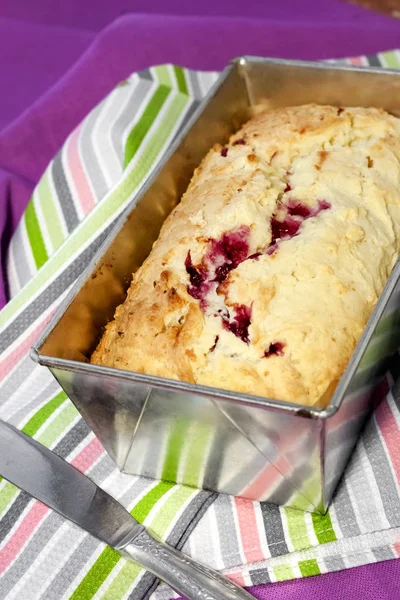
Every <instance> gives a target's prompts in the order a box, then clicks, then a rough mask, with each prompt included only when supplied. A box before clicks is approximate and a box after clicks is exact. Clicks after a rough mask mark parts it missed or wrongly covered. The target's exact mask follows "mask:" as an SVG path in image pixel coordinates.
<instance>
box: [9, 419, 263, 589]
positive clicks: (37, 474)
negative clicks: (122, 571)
mask: <svg viewBox="0 0 400 600" xmlns="http://www.w3.org/2000/svg"><path fill="white" fill-rule="evenodd" d="M0 475H2V476H3V477H4V478H5V479H7V480H8V481H10V482H11V483H13V484H14V485H16V486H17V487H19V488H21V489H22V490H25V491H26V492H28V494H30V495H31V496H34V497H35V498H37V499H38V500H41V501H42V502H43V503H44V504H47V506H49V507H50V508H52V509H53V510H55V511H56V512H58V513H60V514H61V515H62V516H64V517H65V518H66V519H68V520H69V521H72V522H73V523H75V524H76V525H78V526H79V527H81V528H82V529H84V530H85V531H87V532H88V533H90V534H91V535H93V536H94V537H96V538H98V539H99V540H101V541H102V542H105V543H106V544H108V545H109V546H112V547H113V548H115V549H116V550H118V551H119V552H121V554H122V555H123V556H124V557H125V558H126V559H128V560H132V561H134V562H136V563H138V564H140V565H142V566H143V567H145V568H146V569H147V570H148V571H151V572H152V573H153V574H154V575H156V576H157V577H159V578H160V579H162V580H163V581H165V582H166V583H168V584H169V585H170V586H171V587H172V588H173V589H174V590H176V591H177V592H179V593H180V594H181V595H183V596H186V597H187V598H189V600H251V598H252V596H250V594H248V593H247V592H246V591H245V590H243V589H241V588H240V587H238V586H236V585H235V584H233V583H232V582H230V581H229V580H228V579H225V577H223V576H222V575H220V574H219V573H217V572H216V571H213V570H212V569H209V568H208V567H206V566H204V565H201V564H199V563H197V562H195V561H194V560H193V559H191V558H189V557H188V556H185V555H183V554H182V553H181V552H179V551H178V550H175V549H174V548H171V547H170V546H168V544H165V543H164V542H162V541H160V540H159V539H157V538H156V537H155V536H153V535H151V534H150V533H149V532H148V531H146V529H145V528H144V527H143V525H141V524H140V523H138V522H137V521H135V519H134V518H133V517H132V516H131V515H130V514H129V512H128V511H127V510H125V508H124V507H123V506H121V504H119V502H117V500H115V499H114V498H112V497H111V496H110V495H109V494H107V492H105V491H104V490H102V489H101V488H99V487H98V486H97V485H96V484H95V483H94V482H93V481H91V480H90V479H89V478H88V477H86V475H84V474H83V473H81V472H80V471H78V470H77V469H75V467H73V466H72V465H70V464H69V463H67V462H65V461H64V460H63V459H62V458H60V457H59V456H57V455H56V454H54V452H52V451H51V450H49V449H48V448H46V447H45V446H43V445H42V444H39V443H38V442H36V441H35V440H33V439H32V438H30V437H28V436H27V435H25V434H24V433H22V432H21V431H18V430H17V429H15V428H14V427H12V426H11V425H9V424H8V423H4V421H0Z"/></svg>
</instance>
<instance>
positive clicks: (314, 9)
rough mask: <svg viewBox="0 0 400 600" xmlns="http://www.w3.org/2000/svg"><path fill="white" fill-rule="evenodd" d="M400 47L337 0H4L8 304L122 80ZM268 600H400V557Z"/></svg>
mask: <svg viewBox="0 0 400 600" xmlns="http://www.w3.org/2000/svg"><path fill="white" fill-rule="evenodd" d="M399 47H400V22H398V21H394V20H391V19H389V18H387V17H385V16H382V15H375V14H373V13H370V12H367V11H364V10H363V9H361V8H359V7H357V6H353V5H349V4H345V3H344V2H334V1H331V0H318V1H315V0H279V1H278V2H276V0H273V1H270V0H264V1H263V2H260V0H246V1H245V2H239V1H238V0H229V1H228V0H220V2H216V1H215V0H202V2H201V4H200V3H197V2H196V3H195V2H187V1H186V2H184V1H183V0H153V2H152V3H150V2H149V1H148V0H108V1H107V0H97V1H96V2H95V3H94V2H85V1H83V0H70V1H69V2H64V3H58V2H54V0H36V1H35V2H32V1H31V0H3V1H2V2H0V55H1V56H2V60H1V61H0V83H1V92H2V93H1V94H0V236H1V245H0V254H1V261H2V269H3V278H1V277H0V307H1V306H2V305H3V304H4V303H5V302H6V299H7V285H6V282H5V281H4V258H5V253H6V248H7V244H8V242H9V239H10V236H11V233H12V231H13V229H14V228H15V226H16V224H17V222H18V220H19V218H20V216H21V214H22V212H23V210H24V208H25V206H26V203H27V201H28V199H29V197H30V195H31V193H32V190H33V188H34V186H35V185H36V183H37V182H38V180H39V178H40V176H41V174H42V173H43V171H44V169H45V168H46V166H47V164H48V162H49V160H50V159H51V158H52V156H53V155H54V154H55V152H56V151H57V150H58V149H59V148H60V146H61V145H62V144H63V142H64V140H65V138H66V136H67V135H68V133H69V132H70V131H71V130H72V129H73V128H74V127H75V126H76V125H77V124H78V123H79V122H80V121H81V120H82V119H83V117H84V116H85V115H86V114H87V113H88V111H90V110H91V109H92V108H93V107H94V106H95V104H96V103H97V102H99V101H100V100H101V99H102V98H103V97H104V96H105V95H106V94H107V93H108V92H109V91H110V90H111V89H112V88H113V87H114V85H115V84H116V83H118V81H120V80H121V79H123V78H124V77H126V76H127V75H128V74H129V73H131V72H133V71H136V70H140V69H143V68H146V67H148V66H151V65H155V64H160V63H166V62H172V63H176V64H180V65H184V66H187V67H191V68H194V69H212V70H214V69H220V68H222V67H223V66H224V65H225V64H226V63H227V61H228V60H229V59H231V58H233V57H234V56H237V55H240V54H254V55H261V56H276V57H284V58H302V59H311V60H318V59H324V58H339V57H343V56H356V55H359V54H372V53H375V52H378V51H381V50H388V49H392V48H399ZM251 591H252V592H253V593H254V595H255V596H256V597H257V598H260V599H262V600H264V599H265V600H266V599H267V598H268V600H306V599H307V600H319V599H321V600H322V599H323V600H342V599H343V600H344V599H346V600H347V599H348V598H352V600H368V599H371V600H372V599H374V600H376V599H377V598H379V600H395V599H398V598H399V597H400V561H398V560H393V561H389V562H386V563H381V564H376V565H369V566H366V567H359V568H356V569H351V570H348V571H343V572H341V573H333V574H328V575H323V576H319V577H312V578H309V579H305V580H299V581H293V582H285V583H279V584H274V585H272V586H268V585H267V586H256V587H255V588H252V589H251Z"/></svg>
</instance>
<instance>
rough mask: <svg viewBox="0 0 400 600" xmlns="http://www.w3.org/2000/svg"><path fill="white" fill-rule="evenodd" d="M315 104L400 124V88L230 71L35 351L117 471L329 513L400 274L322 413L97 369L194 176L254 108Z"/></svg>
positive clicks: (261, 64)
mask: <svg viewBox="0 0 400 600" xmlns="http://www.w3.org/2000/svg"><path fill="white" fill-rule="evenodd" d="M308 102H316V103H320V104H333V105H337V106H376V107H382V108H384V109H386V110H388V111H389V112H391V113H393V114H395V115H397V116H400V74H399V73H397V72H396V71H388V70H383V69H370V68H354V67H349V66H337V65H331V64H314V63H305V62H295V61H284V60H270V59H262V58H253V57H248V58H247V57H242V58H239V59H236V60H234V61H233V62H232V63H231V64H230V65H228V67H227V68H226V69H225V70H224V71H223V73H222V74H221V76H220V78H219V80H218V81H217V83H216V84H215V86H214V87H213V88H212V90H211V91H210V93H209V94H208V96H207V98H206V99H205V100H204V102H203V103H202V104H201V106H200V107H199V108H198V110H197V112H196V113H195V114H194V115H193V117H192V118H191V120H190V122H189V123H188V125H187V126H186V127H185V129H184V130H183V132H182V133H181V134H180V135H179V138H178V139H176V141H175V142H174V144H173V146H172V147H171V149H170V151H169V152H168V153H167V155H166V156H165V158H164V160H163V161H162V163H161V164H160V165H159V167H158V168H157V169H156V171H155V172H154V174H153V175H152V177H151V178H150V180H149V181H148V183H147V185H146V186H145V188H144V189H143V190H142V191H140V193H139V194H137V196H136V197H135V198H133V200H132V203H131V205H130V206H129V208H128V209H127V210H126V211H125V213H124V214H123V216H122V217H121V218H120V220H119V222H118V223H117V225H116V227H115V228H114V230H113V231H112V233H111V235H110V236H109V238H108V239H107V241H106V243H105V244H104V245H103V247H102V248H101V249H100V251H99V252H98V254H97V255H96V257H95V258H94V259H93V261H92V262H91V263H90V265H89V266H88V268H87V269H86V271H85V272H84V274H83V275H82V276H81V277H80V279H79V281H78V282H77V284H76V285H75V287H74V289H73V290H72V292H71V293H70V294H69V296H68V298H67V299H66V300H65V302H64V303H63V305H62V306H61V308H60V309H59V310H58V312H57V313H56V315H55V316H54V318H53V319H52V321H51V323H50V324H49V326H48V327H47V329H46V330H45V332H44V333H43V335H42V336H41V338H40V340H39V341H38V342H37V344H36V345H35V347H34V348H33V350H32V356H33V358H34V359H35V360H36V361H38V362H39V363H41V364H42V365H46V366H47V367H49V368H50V370H51V371H52V373H53V374H54V376H55V377H56V378H57V379H58V381H59V382H60V384H61V385H62V387H63V388H64V390H65V391H66V393H67V394H68V396H69V397H70V398H71V400H72V401H73V402H74V403H75V405H76V407H77V408H78V410H79V411H80V413H81V414H82V416H83V417H84V419H85V420H86V421H87V423H88V424H89V426H90V427H91V428H92V430H93V431H94V432H95V434H96V435H97V436H98V437H99V438H100V440H101V442H102V444H103V445H104V447H105V448H106V450H107V451H108V453H109V454H110V455H111V456H112V458H113V459H114V461H115V462H116V464H117V465H118V467H119V468H120V469H121V470H122V471H124V472H126V473H132V474H139V475H143V476H146V477H152V478H156V479H158V478H163V479H165V480H169V481H175V482H178V483H184V484H187V485H190V486H195V487H199V488H205V489H209V490H215V491H217V492H225V493H228V494H234V495H237V496H242V497H245V498H250V499H256V500H268V501H271V502H274V503H276V504H281V505H288V506H293V507H297V508H299V509H302V510H308V511H316V512H322V513H323V512H325V511H326V509H327V507H328V504H329V502H330V500H331V498H332V495H333V492H334V490H335V487H336V485H337V483H338V481H339V478H340V477H341V475H342V473H343V469H344V467H345V464H346V462H347V460H348V458H349V456H350V454H351V451H352V449H353V447H354V444H355V443H356V441H357V438H358V435H359V433H360V429H361V427H362V425H363V423H364V421H365V418H366V416H367V414H368V412H369V410H370V407H371V404H372V395H373V394H374V393H375V391H376V389H377V384H378V383H379V381H380V380H381V378H382V374H383V372H384V370H385V368H386V362H387V359H388V357H389V356H390V355H391V354H392V353H393V351H394V350H395V349H396V348H397V347H398V345H399V341H400V326H399V325H400V324H399V312H398V306H399V293H400V285H399V274H400V263H399V262H398V263H397V264H396V266H395V268H394V270H393V272H392V274H391V277H390V279H389V281H388V283H387V285H386V288H385V290H384V292H383V294H382V296H381V298H380V300H379V302H378V303H377V305H376V308H375V310H374V313H373V314H372V316H371V318H370V320H369V323H368V325H367V327H366V329H365V331H364V334H363V336H362V338H361V340H360V342H359V344H358V346H357V348H356V350H355V352H354V354H353V357H352V359H351V361H350V363H349V365H348V367H347V369H346V371H345V373H344V375H343V376H342V378H341V380H340V382H339V384H338V386H337V388H336V391H335V393H334V395H333V397H332V399H331V401H330V404H329V406H328V407H327V408H326V409H320V408H315V407H313V408H310V407H306V406H299V405H295V404H290V403H286V402H280V401H279V400H271V399H268V398H261V397H257V396H252V395H250V394H249V395H246V394H239V393H235V392H228V391H225V390H221V389H215V388H208V387H205V386H199V385H194V384H188V383H182V382H178V381H173V380H169V379H163V378H159V377H152V376H147V375H143V374H138V373H133V372H127V371H122V370H117V369H111V368H105V367H99V366H95V365H90V364H88V358H89V356H90V354H91V351H92V350H93V349H94V347H95V345H96V343H97V341H98V339H99V336H100V334H101V330H102V327H103V326H104V325H105V323H106V322H107V320H109V319H110V318H112V316H113V313H114V310H115V308H116V306H117V305H118V304H119V303H120V302H121V301H123V299H124V295H125V292H126V289H127V287H128V286H129V282H130V280H131V274H132V272H133V271H135V270H136V269H137V268H138V267H139V266H140V265H141V264H142V262H143V260H144V259H145V257H146V256H147V255H148V253H149V252H150V250H151V246H152V243H153V242H154V240H156V238H157V236H158V233H159V230H160V228H161V225H162V223H163V221H164V219H165V218H166V216H167V215H168V214H169V213H170V211H171V210H172V209H173V207H174V206H175V205H176V204H177V203H178V202H179V199H180V197H181V195H182V193H183V192H184V190H185V189H186V187H187V185H188V183H189V180H190V177H191V175H192V173H193V169H194V168H195V167H196V166H197V165H198V164H199V162H200V161H201V159H202V158H203V156H204V155H205V154H206V153H207V151H208V150H209V148H210V147H211V146H212V145H213V144H214V143H215V142H221V143H224V142H226V141H227V139H228V137H229V135H230V134H231V133H232V132H233V131H234V130H236V129H237V128H238V127H239V126H240V125H241V123H242V122H243V121H245V120H246V119H247V118H248V117H249V116H250V115H251V113H252V107H254V106H259V105H263V106H266V107H278V106H288V105H293V104H297V105H299V104H303V103H308Z"/></svg>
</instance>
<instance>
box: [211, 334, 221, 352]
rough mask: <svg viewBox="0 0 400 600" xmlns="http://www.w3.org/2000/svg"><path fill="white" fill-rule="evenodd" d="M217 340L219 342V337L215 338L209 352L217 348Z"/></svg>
mask: <svg viewBox="0 0 400 600" xmlns="http://www.w3.org/2000/svg"><path fill="white" fill-rule="evenodd" d="M218 340H219V335H216V336H215V340H214V344H213V345H212V346H211V348H210V349H209V352H214V350H215V348H216V347H217V344H218Z"/></svg>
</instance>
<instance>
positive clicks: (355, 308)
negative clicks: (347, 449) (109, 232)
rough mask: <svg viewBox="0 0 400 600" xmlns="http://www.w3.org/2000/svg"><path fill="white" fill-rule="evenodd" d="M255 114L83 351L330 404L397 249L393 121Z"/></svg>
mask: <svg viewBox="0 0 400 600" xmlns="http://www.w3.org/2000/svg"><path fill="white" fill-rule="evenodd" d="M399 123H400V122H399V120H398V119H396V118H394V117H392V116H390V115H388V114H387V113H385V112H384V111H382V110H378V109H372V108H371V109H362V108H351V109H343V110H339V109H337V108H336V107H332V106H317V105H307V106H300V107H294V108H285V109H278V110H271V111H265V112H263V113H260V114H259V115H257V116H256V117H254V118H253V119H252V120H251V121H249V122H248V123H247V124H246V125H244V127H243V128H242V129H241V130H240V131H239V132H237V133H236V134H235V135H233V136H232V138H231V140H230V142H229V144H228V145H227V146H225V147H222V146H220V145H219V144H217V145H215V146H214V148H213V149H212V150H210V152H209V153H208V155H207V156H206V157H205V159H204V160H203V162H202V164H201V165H200V166H199V167H198V168H197V169H196V171H195V173H194V175H193V178H192V181H191V183H190V185H189V187H188V190H187V191H186V193H185V194H184V196H183V198H182V200H181V202H180V203H179V205H178V206H177V207H176V209H175V210H174V211H173V212H172V214H171V215H170V216H169V217H168V218H167V219H166V221H165V223H164V226H163V228H162V230H161V233H160V236H159V239H158V240H157V242H156V243H155V244H154V247H153V250H152V252H151V254H150V255H149V257H148V258H147V260H146V261H145V262H144V264H143V265H142V267H141V268H140V269H139V270H138V271H137V273H136V274H135V275H134V277H133V281H132V284H131V287H130V289H129V292H128V296H127V298H126V301H125V302H124V304H122V305H121V306H119V307H118V308H117V310H116V313H115V319H114V321H112V322H111V323H109V324H108V326H107V328H106V332H105V334H104V335H103V337H102V340H101V341H100V344H99V345H98V347H97V349H96V351H95V352H94V353H93V356H92V359H91V362H92V363H96V364H102V365H108V366H113V367H117V368H121V369H128V370H133V371H137V372H140V373H148V374H152V375H158V376H162V377H168V378H173V379H179V380H184V381H189V382H196V383H200V384H204V385H211V386H216V387H222V388H226V389H232V390H237V391H241V392H246V393H253V394H259V395H263V396H269V397H272V398H278V399H281V400H287V401H292V402H298V403H301V404H308V405H312V404H316V403H325V404H326V403H327V401H328V400H329V396H330V395H331V393H332V391H333V389H334V387H335V385H336V384H337V381H338V380H339V379H340V376H341V374H342V373H343V371H344V369H345V367H346V365H347V363H348V360H349V358H350V356H351V354H352V352H353V350H354V347H355V345H356V343H357V341H358V339H359V337H360V335H361V333H362V331H363V328H364V327H365V324H366V322H367V320H368V318H369V316H370V314H371V311H372V309H373V307H374V305H375V303H376V301H377V298H378V297H379V295H380V293H381V291H382V289H383V286H384V284H385V282H386V280H387V278H388V276H389V273H390V271H391V269H392V267H393V265H394V262H395V260H396V258H397V256H398V254H399V250H400V192H399V183H400V124H399Z"/></svg>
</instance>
